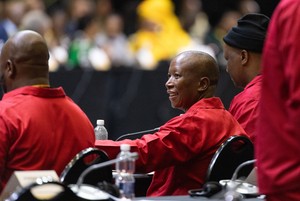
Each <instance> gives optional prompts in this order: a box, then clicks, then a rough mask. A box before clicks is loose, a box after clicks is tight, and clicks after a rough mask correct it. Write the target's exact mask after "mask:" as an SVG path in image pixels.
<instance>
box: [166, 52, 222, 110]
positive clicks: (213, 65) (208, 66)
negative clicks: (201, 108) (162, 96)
mask: <svg viewBox="0 0 300 201" xmlns="http://www.w3.org/2000/svg"><path fill="white" fill-rule="evenodd" d="M168 77H169V79H168V81H167V82H166V88H167V93H168V94H169V99H170V101H171V104H172V106H173V107H174V108H177V109H181V110H183V111H186V110H188V109H189V108H190V107H191V106H192V105H193V104H195V103H196V102H197V101H199V100H200V99H202V98H209V97H212V96H214V93H215V89H216V87H217V82H218V78H219V67H218V65H217V62H216V61H215V59H214V58H213V57H212V56H210V55H209V54H207V53H204V52H200V51H185V52H182V53H180V54H178V55H177V56H176V57H175V58H174V59H172V61H171V63H170V67H169V72H168Z"/></svg>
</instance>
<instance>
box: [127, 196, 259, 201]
mask: <svg viewBox="0 0 300 201" xmlns="http://www.w3.org/2000/svg"><path fill="white" fill-rule="evenodd" d="M133 200H139V201H152V200H159V201H196V200H199V201H202V200H203V201H205V200H206V201H220V200H222V199H210V198H206V197H200V196H198V197H191V196H189V195H184V196H162V197H137V198H135V199H133ZM243 200H245V201H264V199H260V198H247V199H243Z"/></svg>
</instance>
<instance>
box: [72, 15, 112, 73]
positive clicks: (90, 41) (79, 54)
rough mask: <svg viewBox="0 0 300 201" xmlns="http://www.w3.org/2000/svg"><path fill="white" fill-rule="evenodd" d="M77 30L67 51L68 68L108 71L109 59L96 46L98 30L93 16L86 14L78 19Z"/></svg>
mask: <svg viewBox="0 0 300 201" xmlns="http://www.w3.org/2000/svg"><path fill="white" fill-rule="evenodd" d="M77 28H78V29H77V31H76V32H75V34H74V38H73V40H72V41H71V44H70V46H69V50H68V53H69V58H68V63H67V64H68V68H69V69H70V70H71V69H80V68H81V69H83V70H109V69H110V60H109V57H108V55H107V53H106V52H105V51H104V50H103V49H101V48H100V47H98V46H97V42H96V37H97V35H98V34H99V31H100V30H99V24H98V21H97V20H96V17H95V15H94V14H88V15H85V16H83V17H81V18H79V19H78V22H77Z"/></svg>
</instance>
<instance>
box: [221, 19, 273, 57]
mask: <svg viewBox="0 0 300 201" xmlns="http://www.w3.org/2000/svg"><path fill="white" fill-rule="evenodd" d="M269 21H270V19H269V17H267V16H265V15H263V14H258V13H249V14H246V15H244V16H243V17H241V18H240V19H239V20H238V22H237V26H235V27H232V29H231V30H230V31H229V32H228V33H227V35H225V37H224V38H223V40H224V42H225V43H226V44H227V45H229V46H232V47H236V48H239V49H245V50H249V51H253V52H262V49H263V45H264V40H265V37H266V32H267V28H268V25H269Z"/></svg>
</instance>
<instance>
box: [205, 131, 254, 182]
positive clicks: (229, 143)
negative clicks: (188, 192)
mask: <svg viewBox="0 0 300 201" xmlns="http://www.w3.org/2000/svg"><path fill="white" fill-rule="evenodd" d="M252 159H254V146H253V143H252V142H251V140H250V139H249V138H248V137H246V136H231V137H229V138H228V139H227V140H226V141H225V142H224V143H223V144H222V145H221V146H220V147H219V149H218V150H217V151H216V153H215V154H214V156H213V158H212V160H211V162H210V164H209V166H208V170H207V174H206V175H207V176H206V181H207V182H208V181H217V182H219V181H220V180H224V179H231V178H232V176H233V173H234V171H235V169H236V168H237V167H238V166H239V165H240V164H242V163H243V162H245V161H249V160H252ZM252 169H253V165H248V166H245V167H244V168H242V169H241V170H240V171H239V174H238V177H237V178H240V177H244V178H246V177H247V176H248V175H249V174H250V172H251V170H252Z"/></svg>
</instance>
